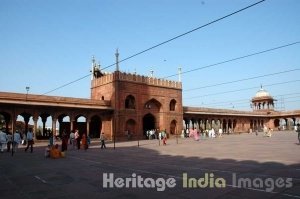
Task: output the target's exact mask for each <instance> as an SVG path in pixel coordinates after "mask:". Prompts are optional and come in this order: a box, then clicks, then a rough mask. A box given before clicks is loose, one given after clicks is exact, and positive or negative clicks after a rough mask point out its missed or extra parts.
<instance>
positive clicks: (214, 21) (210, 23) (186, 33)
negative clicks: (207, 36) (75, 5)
mask: <svg viewBox="0 0 300 199" xmlns="http://www.w3.org/2000/svg"><path fill="white" fill-rule="evenodd" d="M264 1H265V0H261V1H259V2H256V3H254V4H251V5H249V6H247V7H245V8H242V9H240V10H237V11H235V12H233V13H230V14H228V15H226V16H224V17H221V18H218V19H215V20H213V21H211V22H209V23H207V24H204V25H202V26H199V27H197V28H194V29H192V30H190V31H187V32H185V33H182V34H180V35H178V36H175V37H173V38H171V39H168V40H166V41H164V42H161V43H159V44H156V45H154V46H152V47H150V48H147V49H146V50H142V51H140V52H138V53H136V54H134V55H131V56H129V57H127V58H125V59H122V60H120V61H119V63H120V62H124V61H126V60H128V59H131V58H133V57H136V56H138V55H140V54H143V53H145V52H147V51H150V50H152V49H154V48H157V47H159V46H162V45H164V44H166V43H169V42H171V41H173V40H176V39H178V38H180V37H183V36H185V35H188V34H190V33H192V32H195V31H197V30H199V29H202V28H204V27H206V26H209V25H212V24H214V23H216V22H218V21H221V20H223V19H226V18H228V17H230V16H232V15H235V14H237V13H239V12H242V11H244V10H247V9H249V8H251V7H253V6H256V5H257V4H260V3H262V2H264ZM115 64H116V63H114V64H111V65H109V66H107V67H105V68H103V69H106V68H109V67H112V66H114V65H115Z"/></svg>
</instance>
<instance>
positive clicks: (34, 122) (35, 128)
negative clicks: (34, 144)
mask: <svg viewBox="0 0 300 199" xmlns="http://www.w3.org/2000/svg"><path fill="white" fill-rule="evenodd" d="M32 119H33V140H36V133H37V121H38V117H32Z"/></svg>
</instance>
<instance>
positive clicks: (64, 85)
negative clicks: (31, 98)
mask: <svg viewBox="0 0 300 199" xmlns="http://www.w3.org/2000/svg"><path fill="white" fill-rule="evenodd" d="M89 76H90V74H88V75H85V76H83V77H80V78H78V79H76V80H73V81H71V82H69V83H66V84H63V85H61V86H59V87H57V88H55V89H52V90H50V91H48V92H46V93H43V94H41V95H46V94H48V93H52V92H53V91H56V90H58V89H61V88H63V87H66V86H68V85H70V84H73V83H75V82H78V81H80V80H82V79H84V78H86V77H89Z"/></svg>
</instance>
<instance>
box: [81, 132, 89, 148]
mask: <svg viewBox="0 0 300 199" xmlns="http://www.w3.org/2000/svg"><path fill="white" fill-rule="evenodd" d="M81 143H82V147H83V149H84V150H85V151H86V150H87V148H88V143H87V137H86V135H85V133H84V134H83V135H82V139H81Z"/></svg>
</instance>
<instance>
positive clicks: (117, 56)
mask: <svg viewBox="0 0 300 199" xmlns="http://www.w3.org/2000/svg"><path fill="white" fill-rule="evenodd" d="M115 55H116V71H119V50H118V48H117V50H116V54H115Z"/></svg>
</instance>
